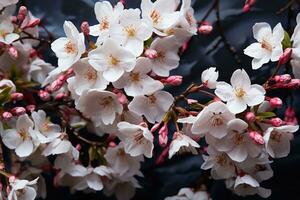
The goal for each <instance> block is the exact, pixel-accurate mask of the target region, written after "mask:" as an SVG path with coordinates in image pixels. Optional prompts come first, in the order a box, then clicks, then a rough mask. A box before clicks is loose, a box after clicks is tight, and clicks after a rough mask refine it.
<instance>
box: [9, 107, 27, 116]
mask: <svg viewBox="0 0 300 200" xmlns="http://www.w3.org/2000/svg"><path fill="white" fill-rule="evenodd" d="M10 112H11V113H12V114H14V115H16V116H19V115H23V114H25V113H26V109H25V108H24V107H14V108H13V109H11V111H10Z"/></svg>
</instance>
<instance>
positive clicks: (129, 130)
mask: <svg viewBox="0 0 300 200" xmlns="http://www.w3.org/2000/svg"><path fill="white" fill-rule="evenodd" d="M143 125H145V124H141V125H135V124H130V123H128V122H119V123H118V129H119V133H118V135H117V136H118V137H119V138H120V139H121V141H122V142H123V143H124V150H125V152H126V153H128V154H130V155H131V156H139V155H145V156H146V157H147V158H151V157H152V151H153V148H154V145H153V139H154V137H153V135H152V133H151V132H150V131H149V130H148V128H147V127H146V126H143Z"/></svg>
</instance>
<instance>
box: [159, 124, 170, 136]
mask: <svg viewBox="0 0 300 200" xmlns="http://www.w3.org/2000/svg"><path fill="white" fill-rule="evenodd" d="M168 131H169V130H168V126H167V124H164V125H163V126H162V127H161V128H160V130H159V132H158V134H159V135H164V136H167V135H168Z"/></svg>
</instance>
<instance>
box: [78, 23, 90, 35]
mask: <svg viewBox="0 0 300 200" xmlns="http://www.w3.org/2000/svg"><path fill="white" fill-rule="evenodd" d="M80 29H81V32H83V34H84V35H89V34H90V25H89V23H88V22H87V21H84V22H82V23H81V26H80Z"/></svg>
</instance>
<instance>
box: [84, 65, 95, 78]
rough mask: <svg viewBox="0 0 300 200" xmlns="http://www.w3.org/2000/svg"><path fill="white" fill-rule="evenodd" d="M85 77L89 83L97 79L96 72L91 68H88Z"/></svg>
mask: <svg viewBox="0 0 300 200" xmlns="http://www.w3.org/2000/svg"><path fill="white" fill-rule="evenodd" d="M85 77H86V79H87V80H89V81H94V80H96V79H97V71H96V70H94V69H92V68H88V70H87V72H86V74H85Z"/></svg>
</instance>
